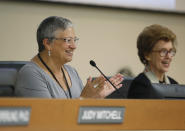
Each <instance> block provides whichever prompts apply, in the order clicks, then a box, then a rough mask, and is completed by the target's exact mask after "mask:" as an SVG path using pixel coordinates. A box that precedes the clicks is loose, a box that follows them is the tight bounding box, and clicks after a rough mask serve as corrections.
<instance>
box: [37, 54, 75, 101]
mask: <svg viewBox="0 0 185 131" xmlns="http://www.w3.org/2000/svg"><path fill="white" fill-rule="evenodd" d="M37 56H38V58H39V59H40V61H41V62H42V64H43V65H44V66H45V67H46V69H47V70H48V71H49V72H50V73H51V75H52V76H53V78H54V79H55V80H56V82H57V83H58V85H59V86H60V87H61V88H62V86H61V84H60V82H59V81H58V80H57V78H56V77H55V75H54V73H53V72H52V71H51V69H50V68H49V67H48V65H47V64H46V63H45V62H44V60H43V59H42V58H41V56H40V54H39V53H38V55H37ZM61 69H62V74H63V76H64V80H65V84H66V86H67V90H68V92H69V96H68V95H67V93H66V91H65V90H64V88H62V90H63V91H64V93H65V95H66V97H67V98H69V97H70V98H72V95H71V91H70V88H69V85H68V82H67V79H66V76H65V73H64V70H63V68H61Z"/></svg>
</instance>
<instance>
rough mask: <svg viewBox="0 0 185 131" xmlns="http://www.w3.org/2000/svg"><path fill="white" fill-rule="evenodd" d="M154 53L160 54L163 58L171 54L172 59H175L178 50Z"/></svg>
mask: <svg viewBox="0 0 185 131" xmlns="http://www.w3.org/2000/svg"><path fill="white" fill-rule="evenodd" d="M152 52H158V53H159V54H160V56H161V57H165V56H167V55H168V54H169V56H170V57H174V56H175V54H176V50H175V49H171V50H165V49H162V50H154V51H152Z"/></svg>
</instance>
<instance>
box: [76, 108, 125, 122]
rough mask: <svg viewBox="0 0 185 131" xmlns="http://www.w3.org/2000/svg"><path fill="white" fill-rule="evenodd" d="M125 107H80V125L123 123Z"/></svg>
mask: <svg viewBox="0 0 185 131" xmlns="http://www.w3.org/2000/svg"><path fill="white" fill-rule="evenodd" d="M124 111H125V108H124V107H80V110H79V116H78V123H80V124H82V123H113V124H114V123H122V122H123V118H124Z"/></svg>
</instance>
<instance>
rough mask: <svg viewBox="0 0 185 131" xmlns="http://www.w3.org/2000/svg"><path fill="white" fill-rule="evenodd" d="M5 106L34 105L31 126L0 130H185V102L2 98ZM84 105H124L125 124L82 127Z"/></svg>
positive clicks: (2, 128) (87, 125)
mask: <svg viewBox="0 0 185 131" xmlns="http://www.w3.org/2000/svg"><path fill="white" fill-rule="evenodd" d="M0 106H1V107H4V106H6V107H13V106H16V107H17V106H30V107H31V118H30V123H29V125H28V126H1V127H0V130H3V131H8V130H13V131H27V130H28V131H33V130H39V131H41V130H45V131H48V130H52V131H55V130H60V131H74V130H75V131H95V130H96V131H97V130H98V131H112V130H114V131H116V130H138V129H139V130H149V129H152V130H183V129H185V100H131V99H130V100H126V99H122V100H117V99H116V100H115V99H114V100H108V99H106V100H103V99H102V100H96V99H89V100H87V99H86V100H63V99H18V98H14V99H13V98H1V99H0ZM80 106H124V107H125V109H126V110H125V117H124V122H123V123H122V124H78V123H77V119H78V111H79V107H80Z"/></svg>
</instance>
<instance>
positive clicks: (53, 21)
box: [37, 16, 73, 52]
mask: <svg viewBox="0 0 185 131" xmlns="http://www.w3.org/2000/svg"><path fill="white" fill-rule="evenodd" d="M68 27H73V24H72V22H71V21H70V20H68V19H66V18H63V17H58V16H50V17H47V18H46V19H44V20H43V21H42V22H41V23H40V25H39V27H38V29H37V43H38V46H39V52H41V51H43V50H44V45H43V43H42V42H43V39H44V38H48V39H49V41H50V42H51V40H52V39H51V38H53V37H55V32H56V31H57V30H58V29H61V30H63V31H64V30H65V29H67V28H68Z"/></svg>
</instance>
